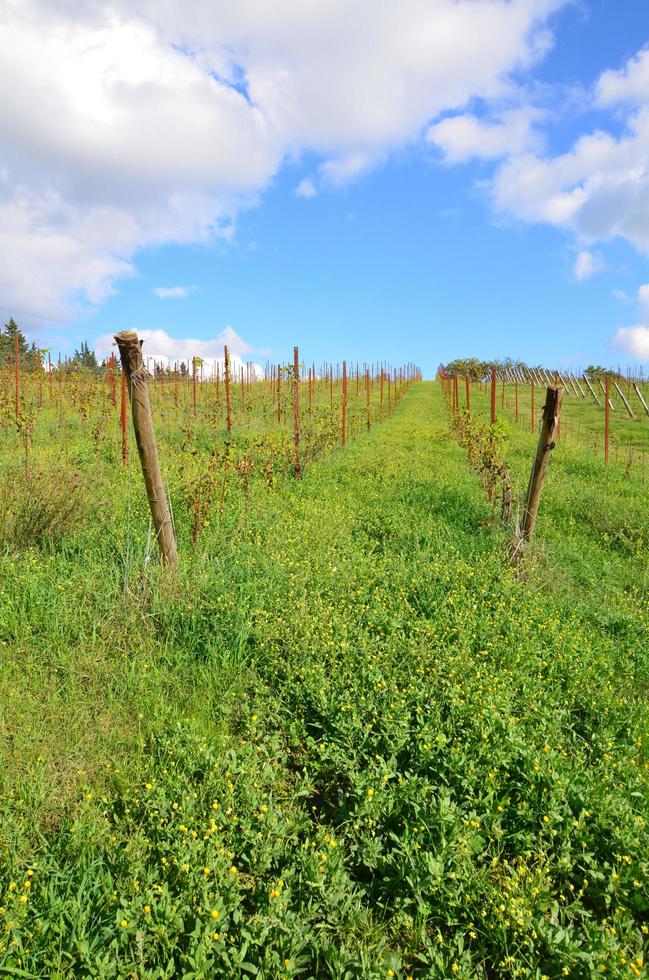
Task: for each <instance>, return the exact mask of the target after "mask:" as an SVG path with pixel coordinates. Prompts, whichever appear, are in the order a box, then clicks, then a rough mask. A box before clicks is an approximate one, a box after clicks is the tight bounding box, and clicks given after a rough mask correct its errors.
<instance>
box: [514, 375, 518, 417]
mask: <svg viewBox="0 0 649 980" xmlns="http://www.w3.org/2000/svg"><path fill="white" fill-rule="evenodd" d="M514 406H515V412H516V421H517V422H518V381H514Z"/></svg>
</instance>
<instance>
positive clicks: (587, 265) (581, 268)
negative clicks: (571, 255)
mask: <svg viewBox="0 0 649 980" xmlns="http://www.w3.org/2000/svg"><path fill="white" fill-rule="evenodd" d="M604 265H605V263H604V257H603V256H602V255H601V253H600V252H588V251H583V252H579V253H578V254H577V257H576V259H575V265H574V268H573V270H572V274H573V276H574V277H575V279H576V280H577V282H583V281H584V280H585V279H592V277H593V276H596V275H597V274H598V273H600V272H602V270H603V269H604Z"/></svg>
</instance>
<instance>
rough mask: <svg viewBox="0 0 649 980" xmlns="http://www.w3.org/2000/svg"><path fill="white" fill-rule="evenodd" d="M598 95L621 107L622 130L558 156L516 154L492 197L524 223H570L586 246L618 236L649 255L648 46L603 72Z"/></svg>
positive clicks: (591, 136)
mask: <svg viewBox="0 0 649 980" xmlns="http://www.w3.org/2000/svg"><path fill="white" fill-rule="evenodd" d="M593 98H594V101H595V103H596V104H597V105H598V106H599V107H601V108H605V107H608V106H619V107H621V108H620V112H621V113H622V115H621V116H619V115H618V117H617V118H618V120H619V119H620V118H621V119H622V122H623V126H624V128H623V131H622V132H621V134H620V135H613V134H612V133H611V132H607V131H606V130H605V129H604V128H601V129H598V130H595V131H594V132H590V133H587V134H585V135H583V136H581V137H580V138H578V139H577V140H576V141H575V143H574V144H573V146H572V147H571V148H570V149H569V150H567V151H566V152H565V153H562V154H559V155H556V156H541V155H539V154H538V153H531V152H523V153H514V154H512V155H511V156H510V157H509V158H508V159H507V160H506V162H505V163H504V164H503V166H502V167H501V168H500V169H499V170H498V171H497V173H496V175H495V178H494V181H493V186H492V192H493V200H494V203H495V205H496V207H497V208H498V209H499V210H501V211H504V212H508V213H509V214H511V215H513V216H515V217H517V218H521V219H523V220H524V221H533V222H546V223H549V224H552V225H555V226H557V227H562V228H567V229H569V230H571V231H573V232H574V233H575V234H576V235H577V237H578V238H579V239H580V240H581V241H583V242H584V244H589V243H593V242H596V241H601V242H605V241H609V240H611V239H614V238H616V237H620V238H625V239H626V240H627V241H629V242H630V243H631V244H632V245H634V246H635V247H636V248H637V249H638V250H640V251H642V252H645V253H649V48H645V49H643V50H642V51H641V52H639V53H638V54H637V55H636V56H635V57H634V58H631V59H630V60H629V61H628V62H627V64H626V65H625V66H624V67H623V68H622V69H621V70H619V71H607V72H604V73H603V74H602V75H601V76H600V78H599V79H598V81H597V82H596V84H595V86H594V91H593Z"/></svg>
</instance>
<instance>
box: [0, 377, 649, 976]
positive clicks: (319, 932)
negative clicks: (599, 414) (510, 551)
mask: <svg viewBox="0 0 649 980" xmlns="http://www.w3.org/2000/svg"><path fill="white" fill-rule="evenodd" d="M499 445H500V451H501V453H502V455H503V457H504V458H505V459H506V460H507V462H508V464H509V465H510V467H511V471H512V478H513V480H514V483H515V486H516V488H517V489H518V490H521V489H522V488H523V487H524V485H525V481H526V478H527V475H528V473H529V466H530V464H531V447H532V446H533V436H532V435H531V433H528V432H527V431H526V430H524V429H523V427H521V426H516V425H515V424H513V423H511V422H508V421H507V420H503V421H501V422H500V423H499ZM163 446H164V447H165V452H166V454H167V458H166V459H165V461H164V463H165V467H166V473H167V474H168V475H171V476H172V477H174V478H175V477H177V479H178V481H179V482H181V481H182V478H183V472H184V468H185V466H186V465H188V464H187V463H186V458H185V453H183V450H182V446H181V441H180V440H177V441H176V442H174V441H173V440H171V439H169V440H167V441H166V442H165V441H164V440H163ZM199 448H200V447H199ZM58 452H59V453H60V447H58ZM81 452H82V449H81V448H80V447H79V446H76V445H75V442H74V440H73V439H72V438H70V441H69V443H68V447H67V453H68V460H69V461H74V460H75V459H77V456H78V455H79V454H80V453H81ZM83 452H86V453H87V450H86V449H84V450H83ZM56 453H57V446H56V444H55V443H54V441H52V446H51V455H52V457H55V456H56ZM197 455H198V456H199V458H200V451H199V452H198V453H197ZM84 459H85V457H84ZM85 462H86V463H87V464H88V471H89V472H92V466H91V465H90V464H91V462H92V458H90V459H87V460H85ZM192 465H194V464H192ZM109 472H110V475H107V474H108V471H107V473H106V474H105V475H104V476H102V478H101V479H99V477H98V478H97V484H96V486H95V488H94V490H95V492H94V493H93V494H92V495H90V494H89V493H87V492H84V494H83V495H81V496H79V497H78V498H75V501H76V503H75V506H74V507H73V508H72V509H71V510H70V512H69V514H68V516H67V518H66V521H65V525H64V527H63V528H62V530H61V533H60V535H59V536H58V537H57V540H56V541H55V542H52V541H47V540H46V539H44V538H42V537H40V538H39V537H38V536H36V537H35V538H34V543H33V545H32V546H30V547H28V548H24V547H21V548H19V547H17V546H16V541H15V540H14V541H13V544H12V539H11V536H10V535H9V536H8V537H7V538H6V540H7V542H8V543H7V545H6V547H5V548H4V551H3V552H2V554H1V555H0V589H1V592H0V653H1V654H2V656H1V660H0V703H1V704H2V722H1V728H0V735H1V744H0V906H1V909H0V916H1V917H0V974H2V973H4V974H6V975H9V976H20V977H55V978H56V977H102V978H103V977H106V978H108V977H138V978H140V977H141V978H163V977H187V978H191V977H196V978H198V977H211V976H225V977H230V976H231V977H237V976H240V975H241V976H250V975H255V976H261V977H265V978H275V977H336V978H338V977H340V978H353V977H367V978H379V977H388V976H396V977H403V978H405V977H408V976H412V977H451V976H458V977H466V978H469V977H483V978H487V977H494V976H501V977H533V978H539V980H540V978H541V977H548V978H555V977H562V976H569V977H583V978H587V977H592V976H596V975H597V976H599V975H605V976H608V977H632V976H644V975H646V968H645V965H644V960H643V949H644V947H645V946H646V944H647V935H648V933H649V888H648V885H649V831H648V825H647V820H648V819H649V814H648V812H647V811H648V809H649V793H648V785H647V783H648V773H649V769H648V748H649V744H648V743H649V736H648V732H649V707H648V704H647V683H648V667H649V652H648V651H649V603H648V598H649V575H648V572H647V555H648V551H649V513H648V511H647V507H646V491H645V490H644V489H643V487H642V484H641V482H640V481H637V480H634V479H627V478H626V477H625V474H624V470H623V468H621V467H609V469H608V471H605V469H604V467H603V464H602V462H601V459H599V460H598V459H597V458H595V457H594V455H592V454H587V453H584V451H583V450H582V449H578V448H575V447H571V445H570V444H567V445H564V444H562V445H561V446H560V447H559V448H558V449H557V451H556V452H555V454H554V456H553V459H552V462H551V466H550V471H549V475H548V479H547V484H546V488H545V491H544V497H543V502H542V505H541V513H540V519H539V526H538V537H537V539H536V540H535V543H534V546H533V547H532V548H531V549H530V553H529V555H528V556H527V558H526V560H525V561H524V563H523V565H522V566H521V568H520V570H519V573H518V574H515V573H514V572H513V571H512V569H511V568H510V566H509V563H508V560H507V541H508V537H509V531H508V530H506V529H504V528H502V527H501V526H500V524H499V521H498V519H497V515H496V514H495V513H494V511H493V510H492V508H491V507H490V505H489V504H488V503H487V500H486V496H485V493H484V490H483V488H482V486H481V484H480V481H479V479H478V477H477V475H475V474H474V473H473V471H472V469H471V468H470V466H469V463H468V461H467V457H466V453H465V450H464V449H463V448H462V446H460V445H459V444H458V442H457V439H456V438H455V434H454V432H453V431H452V429H451V427H450V424H449V419H448V413H447V409H446V405H445V402H444V399H443V397H442V393H441V389H440V387H439V385H437V384H434V383H418V384H416V385H414V386H413V387H412V388H411V389H410V390H409V391H408V392H407V393H406V394H405V395H404V397H403V399H402V401H401V402H400V403H399V405H398V408H397V410H396V412H395V413H394V414H393V415H392V417H391V418H389V419H387V420H386V421H384V422H383V423H382V424H381V425H380V426H376V427H375V428H373V429H372V430H371V432H369V433H365V432H363V431H362V427H360V426H359V429H358V432H357V434H356V439H355V441H354V442H353V444H352V445H350V446H348V447H347V448H346V450H345V451H342V450H340V449H333V450H332V451H330V452H329V453H328V454H327V455H320V456H319V457H318V458H314V462H313V463H312V464H311V465H310V466H309V467H308V468H307V469H306V472H305V478H304V480H303V481H302V482H299V483H297V482H293V481H291V480H290V479H289V478H288V477H286V476H285V475H283V474H282V473H278V474H277V475H276V476H275V477H274V479H273V480H271V481H269V480H264V479H255V480H253V481H251V482H250V484H249V486H248V489H247V493H244V492H242V490H241V487H239V486H237V487H232V488H231V492H230V491H229V492H230V495H229V496H228V499H227V503H226V506H225V507H224V509H223V513H219V510H218V500H217V501H216V502H214V503H213V504H212V508H211V510H210V511H209V512H208V514H207V516H206V518H205V526H204V527H203V528H202V530H201V536H200V540H199V543H198V546H197V547H196V548H195V549H193V550H192V549H191V547H190V540H191V533H190V530H189V524H190V520H189V512H187V513H185V512H184V511H183V510H182V508H180V509H179V513H178V514H177V521H178V525H179V531H180V544H181V555H182V563H181V567H180V569H179V572H178V574H177V575H176V577H175V578H174V579H173V580H170V579H169V578H167V577H165V575H164V574H163V573H162V572H161V570H160V569H159V568H158V567H157V565H156V563H155V562H154V561H152V562H151V563H149V564H145V563H144V561H143V559H144V556H145V553H146V551H147V533H146V524H147V518H146V505H145V501H143V500H142V493H141V490H140V484H139V475H138V472H137V468H136V467H135V464H132V465H131V466H130V467H129V468H128V469H126V470H125V471H123V472H121V471H120V470H119V468H116V467H111V468H110V471H109ZM42 479H44V480H45V479H46V476H44V475H43V476H42ZM14 487H16V488H17V491H16V490H15V491H14V493H17V492H18V491H19V490H20V488H19V485H18V481H17V478H16V481H15V482H14ZM57 488H58V489H57V492H59V494H60V497H61V500H62V501H64V500H65V499H69V496H70V492H74V491H73V490H69V488H68V487H67V486H66V484H65V482H64V480H63V478H61V479H60V481H59V483H58V484H57ZM55 489H56V488H55V487H54V486H52V487H50V488H49V491H48V492H50V491H51V492H52V493H54V492H55ZM235 491H236V492H235ZM34 492H35V491H34ZM5 493H6V494H7V493H8V491H5ZM6 499H9V498H8V497H7V496H6V497H5V500H6ZM16 500H17V501H18V502H16ZM19 506H23V508H24V507H25V506H26V505H25V504H24V502H23V504H22V505H21V504H20V498H19V497H16V499H15V500H14V503H12V504H11V507H13V508H14V509H15V508H18V507H19ZM14 518H15V515H13V517H12V515H9V517H5V525H6V527H8V528H11V527H13V525H12V520H14Z"/></svg>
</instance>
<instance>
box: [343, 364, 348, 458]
mask: <svg viewBox="0 0 649 980" xmlns="http://www.w3.org/2000/svg"><path fill="white" fill-rule="evenodd" d="M346 441H347V361H343V399H342V443H343V448H344V446H345V442H346Z"/></svg>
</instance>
